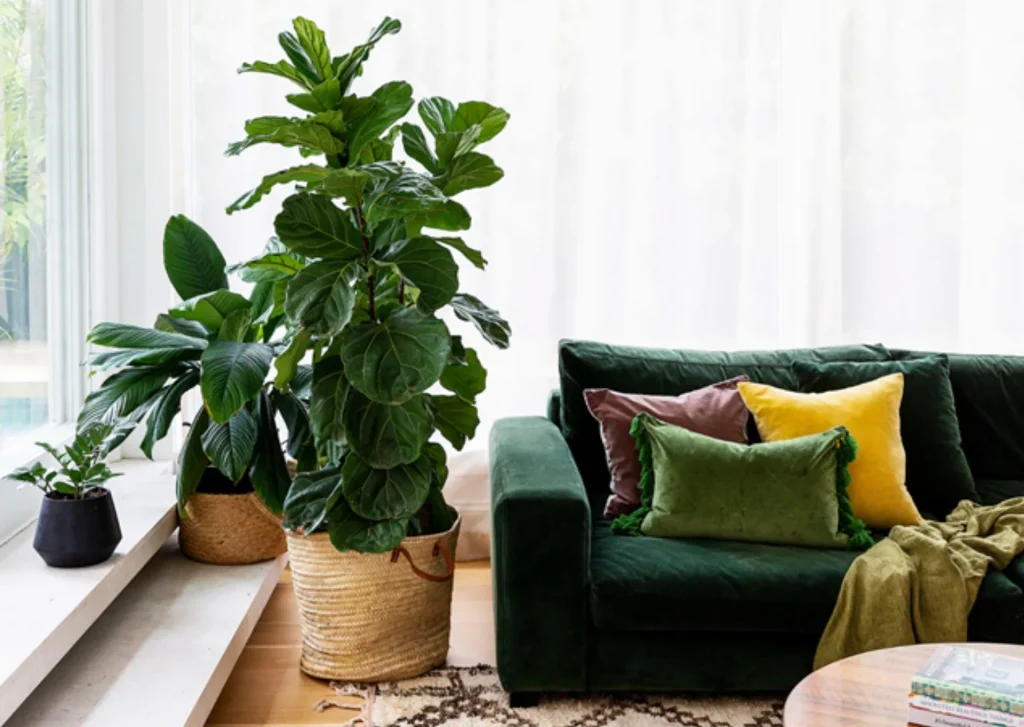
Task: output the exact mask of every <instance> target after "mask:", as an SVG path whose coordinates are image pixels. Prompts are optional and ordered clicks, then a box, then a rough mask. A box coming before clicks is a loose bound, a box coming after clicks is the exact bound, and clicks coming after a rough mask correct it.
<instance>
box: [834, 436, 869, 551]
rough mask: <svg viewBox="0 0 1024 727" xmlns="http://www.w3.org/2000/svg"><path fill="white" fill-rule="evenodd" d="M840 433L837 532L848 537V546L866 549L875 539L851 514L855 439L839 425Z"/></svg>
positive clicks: (837, 445) (855, 452)
mask: <svg viewBox="0 0 1024 727" xmlns="http://www.w3.org/2000/svg"><path fill="white" fill-rule="evenodd" d="M839 431H840V435H839V437H838V438H837V439H836V449H837V450H838V451H837V452H836V499H837V500H839V532H841V533H843V534H845V535H846V536H847V537H848V538H849V546H850V548H851V549H853V550H867V549H868V548H870V547H871V546H872V545H874V544H875V541H874V540H873V539H872V538H871V533H869V532H868V528H867V526H866V525H865V524H864V521H863V520H858V519H857V518H856V517H855V516H854V514H853V506H852V505H851V504H850V494H849V492H848V488H849V486H850V469H849V468H850V463H851V462H853V460H855V459H857V440H855V439H854V438H853V435H852V434H850V432H849V431H848V430H847V429H846V427H839Z"/></svg>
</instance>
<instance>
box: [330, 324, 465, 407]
mask: <svg viewBox="0 0 1024 727" xmlns="http://www.w3.org/2000/svg"><path fill="white" fill-rule="evenodd" d="M450 351H451V344H450V339H449V335H448V328H447V326H445V324H444V323H443V322H442V321H440V320H439V319H437V318H435V317H433V316H426V315H423V314H422V313H420V312H419V311H416V310H413V309H408V308H403V309H402V310H400V311H398V312H397V313H395V314H393V315H391V316H389V317H388V318H386V319H384V320H382V321H380V322H374V321H368V322H366V323H362V324H360V325H358V326H349V327H348V328H346V329H345V331H344V332H343V333H342V335H341V358H342V361H343V362H344V364H345V371H346V375H347V376H348V379H349V381H350V382H351V383H352V386H354V387H355V388H356V389H358V390H359V391H361V392H362V393H363V394H365V395H366V396H368V397H370V398H371V399H373V400H374V401H377V402H380V403H385V404H401V403H402V402H404V401H408V400H409V399H410V398H412V397H413V396H415V395H416V394H419V393H421V392H423V391H426V390H427V389H428V388H430V387H431V386H433V385H434V384H435V383H437V381H438V379H440V378H441V372H442V371H443V370H444V367H445V364H446V363H447V362H448V354H449V353H450Z"/></svg>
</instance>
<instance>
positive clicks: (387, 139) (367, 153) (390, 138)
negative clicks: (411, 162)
mask: <svg viewBox="0 0 1024 727" xmlns="http://www.w3.org/2000/svg"><path fill="white" fill-rule="evenodd" d="M399 131H400V129H399V128H398V126H397V125H396V126H392V127H391V128H390V129H389V130H388V133H386V134H384V135H383V136H381V137H379V138H377V139H370V141H369V142H368V143H366V144H363V150H362V151H361V152H359V159H358V163H359V164H362V165H366V164H377V163H379V162H390V161H391V158H392V157H393V156H394V153H395V140H396V139H398V134H399Z"/></svg>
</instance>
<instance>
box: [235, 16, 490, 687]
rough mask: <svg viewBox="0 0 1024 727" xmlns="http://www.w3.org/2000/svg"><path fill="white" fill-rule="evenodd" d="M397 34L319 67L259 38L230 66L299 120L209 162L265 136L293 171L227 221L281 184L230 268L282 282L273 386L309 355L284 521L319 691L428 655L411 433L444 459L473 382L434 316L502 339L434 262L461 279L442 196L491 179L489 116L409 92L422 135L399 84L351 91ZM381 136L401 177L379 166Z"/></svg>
mask: <svg viewBox="0 0 1024 727" xmlns="http://www.w3.org/2000/svg"><path fill="white" fill-rule="evenodd" d="M400 28H401V25H400V23H399V21H397V20H393V19H391V18H385V19H384V21H383V22H382V23H381V24H380V25H379V26H378V27H377V28H375V29H374V30H373V31H372V33H371V34H370V37H369V39H368V40H367V41H366V42H365V43H363V44H362V45H358V46H356V47H355V48H354V49H352V50H351V51H350V52H349V53H347V54H344V55H340V56H332V54H331V52H330V50H329V49H328V46H327V43H326V41H325V38H324V34H323V32H322V31H321V30H320V29H319V28H318V27H317V26H316V25H315V24H314V23H313V22H311V21H309V20H306V19H305V18H296V19H295V21H294V32H285V33H282V34H281V35H280V36H279V40H280V43H281V46H282V48H283V49H284V52H285V54H286V56H287V60H281V61H278V62H276V63H268V62H264V61H257V62H254V63H251V64H244V65H243V66H242V67H241V68H240V69H239V70H240V72H258V73H269V74H273V75H277V76H281V77H283V78H286V79H287V80H289V81H291V82H292V83H294V84H295V85H296V86H297V87H298V89H297V92H295V93H292V94H289V95H287V96H286V99H287V100H288V101H289V102H290V103H291V104H292V105H293V106H295V107H297V108H298V109H300V110H301V111H302V112H304V113H302V114H299V115H297V116H294V117H285V116H264V117H260V118H256V119H251V120H249V121H248V122H246V124H245V131H246V138H245V139H243V140H241V141H239V142H237V143H234V144H232V145H231V146H230V147H229V148H228V151H227V153H228V154H229V155H230V154H238V153H241V152H242V151H243V150H245V149H248V148H249V147H252V146H255V145H257V144H267V143H269V144H279V145H282V146H288V147H296V148H297V150H298V151H299V152H300V154H301V155H302V156H303V157H304V158H305V162H304V163H301V164H299V165H297V166H294V167H291V168H289V169H285V170H282V171H278V172H275V173H273V174H269V175H267V176H266V177H264V178H263V180H262V181H261V182H260V183H259V184H258V185H257V186H256V187H255V188H254V189H253V190H251V191H249V192H247V193H245V194H244V195H242V196H241V197H240V198H239V199H238V200H237V201H236V202H234V203H233V204H232V205H231V206H230V207H229V208H228V212H229V213H232V212H235V211H237V210H241V209H245V208H247V207H250V206H252V205H253V204H255V203H256V202H258V201H259V200H260V199H261V198H262V197H263V196H264V195H266V194H267V192H268V191H270V190H271V189H272V188H273V187H274V186H275V185H278V184H288V183H296V184H297V189H296V191H295V192H294V193H293V194H291V196H289V197H288V198H287V199H285V200H284V203H283V209H282V210H281V212H280V214H278V215H277V217H276V219H275V222H274V227H275V232H276V235H277V239H278V240H279V241H280V244H281V246H282V247H283V249H284V250H283V252H274V253H272V254H269V255H264V256H262V257H259V258H256V259H254V260H251V261H249V262H248V263H245V264H243V266H241V267H242V268H243V269H245V270H258V269H261V268H267V267H271V266H277V268H278V269H279V270H280V271H282V272H281V274H282V275H283V276H284V277H283V278H282V279H286V280H287V283H286V286H285V290H284V313H285V316H286V324H287V326H288V328H289V333H288V336H287V340H288V341H289V343H288V346H287V349H286V350H284V351H282V352H281V353H280V354H279V355H278V356H277V364H276V366H277V370H278V372H279V375H278V378H277V379H276V384H277V385H278V386H280V387H282V388H284V387H288V386H291V385H294V381H293V380H290V379H289V372H292V371H295V370H296V366H297V362H299V361H301V360H303V359H304V357H306V356H307V355H309V356H310V357H311V358H312V362H313V363H312V382H311V386H310V390H309V391H310V395H309V419H310V424H311V427H312V432H313V435H314V443H315V446H316V452H317V459H318V465H319V466H318V467H317V468H316V469H314V470H311V471H307V472H303V473H300V474H299V475H298V476H297V477H296V478H295V481H294V483H293V484H292V487H291V489H290V491H289V492H288V496H287V498H286V500H285V503H284V514H285V522H284V525H285V527H286V529H287V531H288V546H289V550H290V554H291V564H292V575H293V583H294V586H295V591H296V595H297V598H298V603H299V610H300V614H301V617H302V626H303V634H304V638H303V653H302V661H301V668H302V669H303V670H304V671H306V672H307V673H309V674H311V675H313V676H317V677H323V678H333V679H345V680H356V681H373V680H382V679H397V678H403V677H408V676H412V675H414V674H419V673H422V672H424V671H426V670H428V669H430V668H432V667H434V666H436V665H437V664H439V663H443V662H444V659H445V656H446V654H447V651H448V633H449V627H450V603H451V576H452V570H453V567H454V566H453V559H454V555H455V545H456V540H457V537H458V528H459V521H458V515H457V513H455V511H454V510H453V509H452V508H450V507H449V506H448V505H447V504H446V503H445V500H444V496H443V494H442V488H443V487H444V484H445V481H446V479H447V476H448V470H447V466H446V454H445V449H444V447H443V446H442V445H441V444H439V443H438V442H436V441H431V439H432V437H433V435H434V434H435V432H436V433H439V434H440V435H441V437H443V438H445V439H447V440H448V442H449V443H450V444H451V446H453V447H455V448H456V449H461V448H462V447H463V446H464V444H465V442H466V440H467V439H469V438H471V437H472V436H473V435H474V434H475V432H476V428H477V425H478V423H479V418H478V416H477V410H476V404H475V402H476V397H477V396H479V395H480V394H481V393H482V392H483V390H484V387H485V384H486V371H485V369H484V368H483V366H482V365H481V363H480V360H479V358H478V356H477V353H476V351H475V350H473V349H472V348H471V347H469V346H466V345H465V344H464V343H463V341H462V338H461V337H460V336H459V335H453V334H452V333H451V332H450V331H449V328H448V325H447V324H446V323H445V321H444V320H442V318H441V317H439V314H440V313H441V311H442V310H445V309H449V310H450V311H451V313H452V314H453V316H454V318H455V319H457V320H460V321H464V322H467V323H469V324H471V325H472V326H475V327H476V329H477V330H478V331H479V333H480V334H481V335H482V336H483V338H484V339H485V340H486V341H488V342H490V343H491V344H494V345H495V346H497V347H499V348H505V347H507V346H508V342H509V326H508V324H507V323H506V322H505V321H504V320H503V319H502V318H501V316H500V315H499V314H498V313H497V312H496V311H495V310H493V309H491V308H490V307H488V306H487V305H485V304H484V303H483V302H482V301H480V300H479V299H478V298H476V297H475V296H473V295H470V294H468V293H465V292H462V291H460V288H459V266H458V264H457V263H456V260H455V258H454V256H453V253H457V254H459V255H461V256H462V257H463V258H465V259H466V260H467V261H468V262H469V263H471V264H472V265H475V266H476V267H478V268H483V267H484V266H485V264H486V261H485V260H484V258H483V255H482V254H481V253H480V252H479V251H478V250H475V249H473V248H471V247H470V246H469V245H467V244H466V242H465V241H464V240H463V239H462V238H461V237H456V236H452V235H451V233H454V232H459V231H463V230H468V229H469V227H470V216H469V213H468V212H467V211H466V209H465V207H463V206H462V205H461V204H459V202H457V201H455V199H453V198H454V197H455V196H457V195H459V194H460V193H462V192H464V191H466V190H469V189H474V188H479V187H486V186H489V185H491V184H494V183H495V182H497V181H498V180H499V179H501V177H502V175H503V172H502V170H501V169H500V168H499V167H497V166H496V165H495V164H494V162H493V160H492V159H491V158H490V157H489V156H487V155H485V154H482V153H480V152H479V151H477V149H478V147H479V146H480V145H482V144H484V143H486V142H488V141H490V140H491V139H493V138H494V137H495V136H496V135H497V134H498V133H499V132H500V131H501V130H502V129H503V128H504V127H505V124H506V122H507V121H508V114H507V113H506V112H505V111H504V110H502V109H500V108H496V107H494V106H492V105H490V104H488V103H484V102H481V101H470V102H466V103H462V104H458V105H456V104H453V103H452V102H450V101H448V100H446V99H444V98H440V97H433V98H426V99H423V100H421V101H420V102H419V105H418V112H419V117H420V120H421V121H422V122H423V126H425V127H426V132H425V131H424V129H423V127H421V126H420V125H418V124H417V123H413V122H405V123H403V122H402V120H403V118H404V117H405V116H406V115H407V114H408V112H409V111H410V110H411V109H412V107H413V104H414V102H413V95H412V94H413V90H412V87H411V86H410V85H409V84H408V83H405V82H404V81H394V82H391V83H385V84H384V85H382V86H380V87H379V88H377V89H376V90H374V91H373V92H372V93H370V94H369V95H365V96H364V95H359V94H357V93H355V92H354V91H353V90H352V83H353V81H354V80H355V79H356V78H358V77H359V76H360V75H361V74H362V65H363V63H364V62H365V61H366V59H367V58H368V57H369V55H370V53H371V51H372V50H373V48H374V46H375V45H376V43H377V42H379V41H380V40H381V39H382V38H384V36H386V35H389V34H393V33H397V32H398V31H399V30H400ZM399 140H401V144H402V149H403V150H404V153H405V156H406V157H408V158H409V159H410V160H412V161H414V162H416V163H417V164H418V167H416V166H414V165H412V164H409V163H407V162H406V161H399V160H396V159H395V158H394V154H395V146H396V144H397V143H398V141H399ZM284 271H287V272H284ZM403 559H404V560H403ZM371 602H372V603H373V608H372V609H371V608H369V607H368V604H369V603H371Z"/></svg>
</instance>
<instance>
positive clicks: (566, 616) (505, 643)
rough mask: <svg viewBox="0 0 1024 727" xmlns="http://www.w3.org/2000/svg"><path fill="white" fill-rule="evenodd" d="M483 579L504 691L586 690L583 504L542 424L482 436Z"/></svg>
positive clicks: (569, 466)
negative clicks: (487, 492)
mask: <svg viewBox="0 0 1024 727" xmlns="http://www.w3.org/2000/svg"><path fill="white" fill-rule="evenodd" d="M490 455H491V517H492V530H491V576H492V579H493V583H494V625H495V632H496V637H497V661H498V676H499V677H500V679H501V683H502V686H504V687H505V689H506V690H508V691H510V692H537V691H555V690H557V691H577V690H582V689H584V688H585V686H586V656H587V653H586V634H587V624H588V618H587V584H588V580H589V571H590V504H589V503H588V501H587V494H586V490H585V489H584V487H583V481H582V479H580V474H579V471H578V470H577V469H576V464H575V462H574V461H573V458H572V455H571V454H570V453H569V447H568V445H566V443H565V440H564V439H563V438H562V434H561V432H559V431H558V429H557V428H556V427H555V425H554V424H552V423H551V422H550V421H548V420H547V419H545V418H543V417H517V418H512V419H502V420H500V421H498V422H497V423H496V424H495V425H494V428H493V429H492V430H491V439H490Z"/></svg>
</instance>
